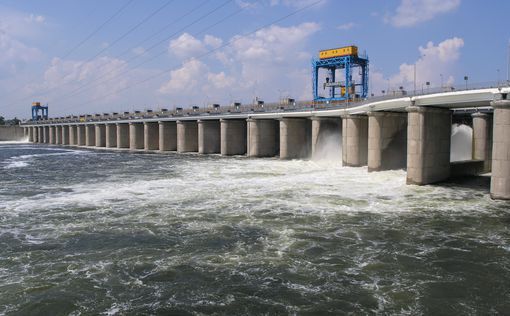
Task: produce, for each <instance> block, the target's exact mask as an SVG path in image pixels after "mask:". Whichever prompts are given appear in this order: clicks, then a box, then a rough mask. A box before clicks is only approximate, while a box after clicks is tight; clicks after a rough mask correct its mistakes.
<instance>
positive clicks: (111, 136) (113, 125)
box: [23, 87, 510, 199]
mask: <svg viewBox="0 0 510 316" xmlns="http://www.w3.org/2000/svg"><path fill="white" fill-rule="evenodd" d="M509 93H510V87H499V88H486V89H473V90H465V91H450V92H439V93H431V94H425V95H415V96H391V97H389V96H386V97H384V98H379V99H377V98H374V99H369V100H366V101H363V102H357V103H350V104H349V103H344V104H341V105H334V104H320V105H317V104H313V103H311V102H289V104H287V105H281V104H264V103H262V102H259V103H258V104H256V105H254V106H246V105H244V106H243V105H240V104H235V105H233V106H229V107H223V108H222V107H219V106H214V107H212V108H210V109H197V108H194V109H193V110H189V111H185V110H183V109H176V110H174V111H167V110H161V111H157V112H153V111H146V112H134V113H128V112H125V113H122V114H119V113H112V114H96V115H86V116H80V117H78V116H69V117H61V118H53V119H48V120H42V121H36V122H27V123H25V124H23V126H24V128H25V129H24V131H25V135H26V136H27V137H29V140H30V141H32V142H37V143H45V144H55V145H64V146H78V147H83V146H84V147H94V148H110V149H113V148H116V149H124V150H133V151H140V150H142V151H159V152H166V151H177V152H198V153H200V154H221V155H225V156H228V155H247V156H248V157H273V156H279V157H280V158H281V159H303V158H308V157H313V156H314V155H315V154H316V152H317V149H318V148H319V147H320V146H321V142H324V138H325V135H333V136H336V137H338V138H339V141H340V142H341V143H342V162H343V164H344V165H345V166H368V171H369V172H374V171H382V170H390V169H406V170H407V183H409V184H417V185H424V184H431V183H437V182H441V181H444V180H446V179H448V178H449V177H450V176H451V175H458V174H461V173H469V174H477V173H487V172H492V176H491V196H492V197H493V198H495V199H510V137H509V136H510V97H508V95H509ZM466 111H469V112H473V113H472V125H473V157H472V158H473V159H472V160H471V161H469V162H465V163H463V164H460V165H459V164H458V163H457V164H454V163H451V162H450V147H451V127H452V116H453V115H455V114H456V113H465V112H466Z"/></svg>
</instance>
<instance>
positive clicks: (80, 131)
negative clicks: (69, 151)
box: [76, 125, 87, 146]
mask: <svg viewBox="0 0 510 316" xmlns="http://www.w3.org/2000/svg"><path fill="white" fill-rule="evenodd" d="M76 131H77V135H78V136H77V141H78V142H77V145H78V146H85V145H86V144H87V131H86V128H85V125H78V126H77V127H76Z"/></svg>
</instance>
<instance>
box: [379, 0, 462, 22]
mask: <svg viewBox="0 0 510 316" xmlns="http://www.w3.org/2000/svg"><path fill="white" fill-rule="evenodd" d="M459 5H460V0H402V1H401V2H400V5H399V6H398V8H397V10H396V12H395V14H394V15H393V16H389V17H386V21H387V22H389V23H391V24H392V25H393V26H396V27H409V26H414V25H416V24H419V23H422V22H425V21H429V20H432V19H433V18H435V17H436V16H438V15H441V14H444V13H448V12H450V11H453V10H455V9H457V8H458V7H459Z"/></svg>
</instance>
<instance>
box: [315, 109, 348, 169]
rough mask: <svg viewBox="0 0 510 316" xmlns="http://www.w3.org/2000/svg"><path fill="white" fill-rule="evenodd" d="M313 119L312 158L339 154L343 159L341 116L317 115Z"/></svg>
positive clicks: (339, 157) (330, 156)
mask: <svg viewBox="0 0 510 316" xmlns="http://www.w3.org/2000/svg"><path fill="white" fill-rule="evenodd" d="M311 121H312V139H311V142H312V145H311V146H312V148H311V150H312V159H320V158H322V157H325V156H327V157H328V158H333V157H332V156H335V155H338V160H341V159H342V157H341V150H342V119H341V118H340V117H317V116H314V117H312V118H311Z"/></svg>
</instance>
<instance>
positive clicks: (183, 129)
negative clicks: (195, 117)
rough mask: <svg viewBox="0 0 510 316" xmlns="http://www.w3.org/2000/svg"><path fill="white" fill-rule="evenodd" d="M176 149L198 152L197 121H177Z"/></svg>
mask: <svg viewBox="0 0 510 316" xmlns="http://www.w3.org/2000/svg"><path fill="white" fill-rule="evenodd" d="M177 151H178V152H180V153H184V152H198V123H197V121H177Z"/></svg>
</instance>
